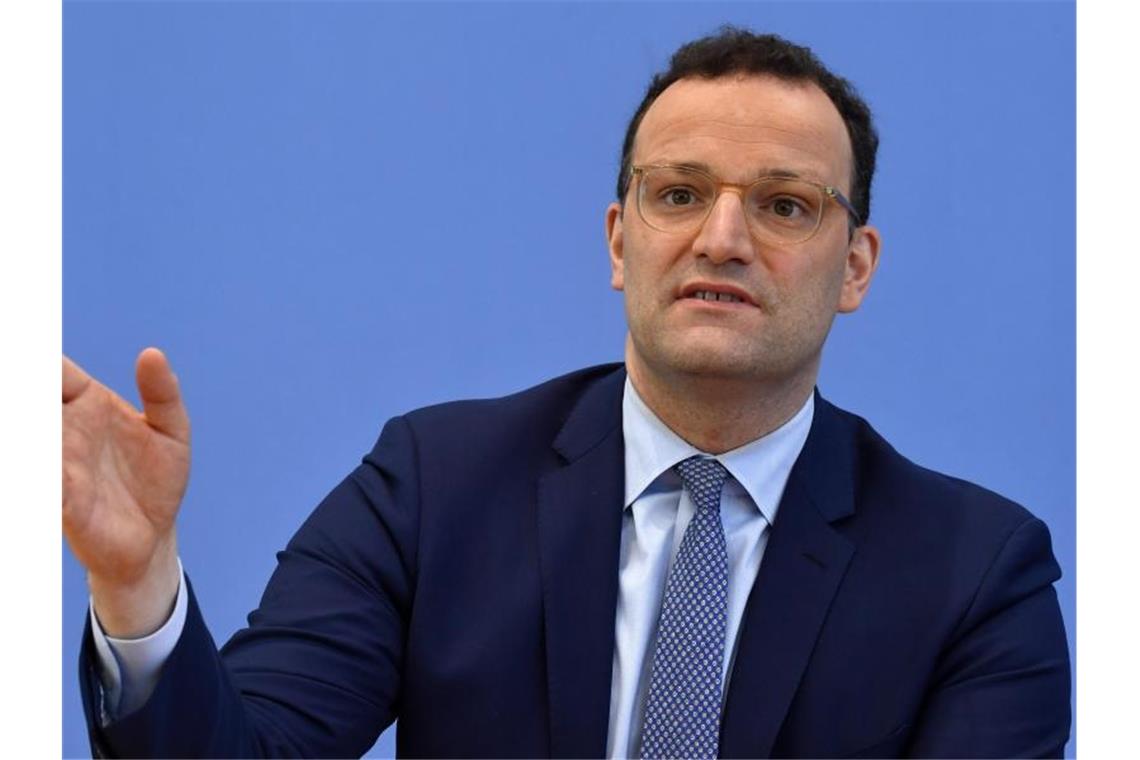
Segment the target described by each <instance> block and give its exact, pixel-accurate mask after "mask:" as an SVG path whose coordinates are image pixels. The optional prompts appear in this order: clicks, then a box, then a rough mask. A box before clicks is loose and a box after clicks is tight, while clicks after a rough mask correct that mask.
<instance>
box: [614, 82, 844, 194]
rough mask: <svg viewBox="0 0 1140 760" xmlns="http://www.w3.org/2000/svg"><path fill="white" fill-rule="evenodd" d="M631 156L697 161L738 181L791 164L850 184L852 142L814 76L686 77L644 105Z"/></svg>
mask: <svg viewBox="0 0 1140 760" xmlns="http://www.w3.org/2000/svg"><path fill="white" fill-rule="evenodd" d="M633 162H634V163H635V164H654V163H686V162H700V163H705V164H707V165H708V166H709V167H710V168H712V169H713V170H714V171H715V172H716V173H717V174H719V175H720V176H721V177H723V178H724V179H728V180H737V181H743V180H747V179H750V178H751V177H753V176H756V175H757V174H760V173H764V172H767V171H772V170H781V171H792V172H795V173H797V174H800V175H801V176H804V177H806V178H808V179H815V180H818V181H821V182H826V183H828V184H835V185H838V186H840V187H841V188H842V189H844V190H849V189H850V188H849V187H848V184H849V182H848V180H849V176H850V172H851V141H850V138H849V137H848V135H847V128H846V126H845V125H844V123H843V119H842V117H841V116H840V115H839V111H838V110H837V109H836V108H835V105H834V104H833V103H832V102H831V100H830V99H829V98H828V97H827V95H826V94H825V93H824V92H823V90H821V89H820V88H819V87H817V86H816V85H815V84H813V83H810V82H786V81H783V80H780V79H776V78H774V77H769V76H738V77H722V78H719V79H699V78H689V79H681V80H679V81H677V82H675V83H673V84H672V85H670V86H669V87H668V88H666V90H665V91H664V92H663V93H661V95H660V96H659V97H658V98H657V100H655V101H654V102H653V104H652V105H651V106H650V107H649V110H648V111H646V113H645V117H644V118H643V119H642V122H641V126H640V127H639V128H638V131H637V139H636V140H635V142H634V149H633Z"/></svg>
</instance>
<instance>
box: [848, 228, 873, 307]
mask: <svg viewBox="0 0 1140 760" xmlns="http://www.w3.org/2000/svg"><path fill="white" fill-rule="evenodd" d="M881 246H882V238H881V237H880V236H879V231H878V230H877V229H875V228H874V227H872V226H870V225H864V226H862V227H859V228H857V229H856V230H855V234H854V236H853V237H852V238H851V242H850V243H849V244H848V245H847V268H846V272H845V273H844V277H843V290H842V292H841V293H840V296H839V312H840V313H843V314H847V313H850V312H853V311H855V310H856V309H858V308H859V305H860V304H861V303H863V298H864V297H865V296H866V295H867V290H868V288H870V287H871V279H872V278H873V277H874V276H875V270H876V269H878V267H879V251H880V248H881Z"/></svg>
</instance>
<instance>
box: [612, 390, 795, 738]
mask: <svg viewBox="0 0 1140 760" xmlns="http://www.w3.org/2000/svg"><path fill="white" fill-rule="evenodd" d="M814 411H815V398H814V395H810V396H808V399H807V401H806V402H804V405H803V406H802V407H800V410H799V411H798V412H796V413H795V415H793V416H792V418H791V419H790V420H788V421H787V422H785V423H784V424H783V425H782V426H780V427H779V428H777V429H776V430H773V431H772V432H771V433H769V434H768V435H766V436H764V437H763V438H759V439H757V440H755V441H752V442H751V443H748V444H745V445H744V446H741V447H739V448H736V449H733V450H732V451H729V452H726V453H724V454H719V455H717V456H715V457H713V458H714V459H716V460H717V461H719V462H720V463H721V464H722V465H724V467H725V469H726V470H728V472H729V475H731V477H730V478H729V479H728V480H727V481H726V482H725V485H724V490H723V491H722V492H721V510H720V513H721V521H722V522H723V524H724V535H725V539H726V541H727V544H728V621H727V629H726V631H725V657H724V665H723V667H724V670H723V675H724V678H723V681H722V682H723V684H724V691H723V692H722V693H721V699H722V700H723V698H724V694H725V693H727V690H728V680H729V677H730V675H731V672H732V663H733V660H734V659H735V657H736V644H737V641H738V639H739V633H740V621H741V619H742V618H743V616H744V606H745V604H746V603H747V602H748V594H749V593H750V592H751V591H752V583H753V581H755V580H756V573H757V572H758V571H759V569H760V560H761V559H762V558H763V557H764V548H765V546H767V543H768V534H769V528H770V527H771V526H772V525H773V524H774V522H775V520H776V510H777V509H778V507H779V505H780V497H781V496H783V493H784V486H785V485H786V484H787V482H788V475H789V474H790V473H791V470H792V465H793V464H795V461H796V458H797V457H798V456H799V455H800V451H801V450H802V449H803V446H804V442H805V441H806V440H807V436H808V431H809V430H810V429H811V420H812V415H813V413H814ZM622 433H623V434H624V436H625V503H624V505H623V506H624V510H625V511H624V516H623V518H622V529H621V559H620V565H619V571H618V603H617V617H616V630H615V642H614V644H615V646H614V667H613V682H612V685H611V688H610V724H609V735H608V736H607V739H606V756H607V757H611V758H623V757H634V756H636V753H637V749H638V745H639V743H640V740H641V723H642V719H643V716H644V714H645V699H646V696H647V695H648V693H649V677H650V673H651V671H652V667H653V636H654V634H655V632H656V629H657V618H658V615H659V614H660V611H661V599H662V597H663V596H664V594H665V579H666V577H667V576H668V573H669V568H670V567H671V566H672V564H673V560H674V558H675V557H676V556H677V550H678V549H679V548H680V545H681V538H682V536H684V534H685V528H686V527H687V526H688V524H689V521H690V520H691V519H692V517H693V514H694V512H695V508H694V506H693V502H692V500H691V499H690V497H689V494H688V492H687V491H684V490H683V489H682V487H681V478H680V476H679V475H677V473H675V472H674V471H673V469H672V468H673V465H675V464H677V463H678V462H681V461H683V460H685V459H688V458H689V457H691V456H694V455H698V454H705V452H702V451H700V450H699V449H697V448H696V447H694V446H692V445H691V444H689V443H687V442H685V441H684V440H683V439H682V438H681V437H680V436H678V435H677V434H676V433H674V432H673V431H672V430H670V429H669V428H668V427H667V426H666V425H665V423H663V422H662V421H661V420H660V419H659V418H658V417H657V415H655V414H654V413H653V412H652V411H651V410H650V409H649V407H648V406H646V405H645V402H644V401H642V399H641V397H640V396H639V395H638V393H637V391H636V390H635V389H634V387H633V383H632V382H631V381H630V380H629V378H628V377H627V378H626V381H625V393H624V396H623V398H622ZM705 455H706V456H712V455H709V454H705Z"/></svg>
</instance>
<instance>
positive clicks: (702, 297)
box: [685, 290, 744, 303]
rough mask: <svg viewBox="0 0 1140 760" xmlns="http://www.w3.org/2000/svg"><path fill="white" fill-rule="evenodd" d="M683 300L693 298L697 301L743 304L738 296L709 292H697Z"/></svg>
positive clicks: (742, 300)
mask: <svg viewBox="0 0 1140 760" xmlns="http://www.w3.org/2000/svg"><path fill="white" fill-rule="evenodd" d="M685 298H693V299H696V300H698V301H723V302H726V303H744V299H743V298H740V297H739V296H734V295H733V294H732V293H714V292H713V291H711V290H698V291H695V292H693V293H690V294H689V295H687V296H685Z"/></svg>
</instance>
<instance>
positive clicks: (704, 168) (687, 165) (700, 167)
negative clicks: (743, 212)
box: [662, 161, 803, 181]
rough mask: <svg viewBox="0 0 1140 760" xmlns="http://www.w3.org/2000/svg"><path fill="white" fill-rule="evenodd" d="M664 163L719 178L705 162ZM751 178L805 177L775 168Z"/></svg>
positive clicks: (759, 171)
mask: <svg viewBox="0 0 1140 760" xmlns="http://www.w3.org/2000/svg"><path fill="white" fill-rule="evenodd" d="M662 163H664V164H667V165H669V166H677V167H680V168H682V169H695V170H696V171H701V172H704V173H705V174H711V175H713V176H714V177H715V176H719V175H718V174H717V172H716V171H714V170H713V168H712V167H711V166H709V165H708V164H706V163H705V162H704V161H678V162H674V161H663V162H662ZM751 177H752V180H757V179H760V178H761V177H783V178H785V179H802V178H803V175H802V174H800V173H799V172H796V171H792V170H791V169H775V168H773V169H759V170H757V171H756V172H754V173H752V175H751ZM749 181H751V180H749Z"/></svg>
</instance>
